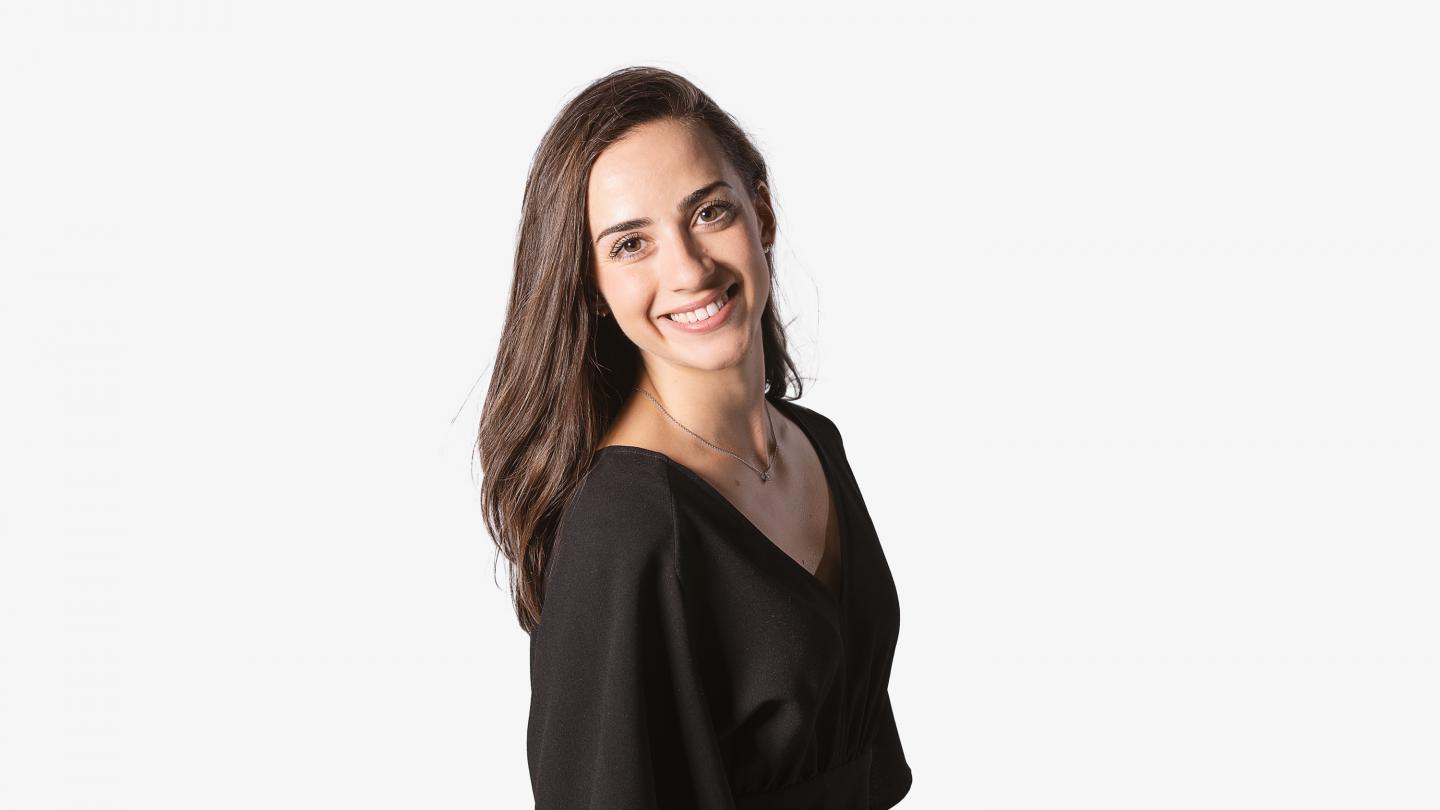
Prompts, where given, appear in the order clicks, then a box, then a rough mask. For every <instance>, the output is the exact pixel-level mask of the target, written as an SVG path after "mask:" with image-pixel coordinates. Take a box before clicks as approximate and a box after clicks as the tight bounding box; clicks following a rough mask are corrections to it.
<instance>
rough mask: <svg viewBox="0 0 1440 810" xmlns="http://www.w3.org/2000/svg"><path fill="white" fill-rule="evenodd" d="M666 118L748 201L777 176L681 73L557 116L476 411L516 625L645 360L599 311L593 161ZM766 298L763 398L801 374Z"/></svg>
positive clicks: (530, 611)
mask: <svg viewBox="0 0 1440 810" xmlns="http://www.w3.org/2000/svg"><path fill="white" fill-rule="evenodd" d="M658 119H675V120H678V121H680V122H682V123H685V124H687V125H691V126H694V125H703V126H705V127H707V128H708V129H709V131H710V132H711V133H712V134H713V135H714V136H715V138H716V140H717V141H718V142H719V143H720V147H721V150H722V152H723V154H724V156H725V158H726V159H727V160H728V161H729V162H730V165H731V167H732V168H733V169H735V171H736V173H737V174H738V175H739V176H740V178H741V180H742V181H744V183H745V184H746V187H747V190H748V192H749V193H750V196H751V199H752V200H753V199H754V198H755V192H756V189H757V184H758V183H760V182H761V181H764V182H765V184H766V185H767V186H768V185H769V182H770V181H769V175H768V169H767V167H766V164H765V159H764V158H763V157H762V156H761V154H760V152H759V150H758V149H756V148H755V145H754V144H753V143H752V142H751V140H750V137H749V136H748V135H747V134H746V133H745V131H744V130H742V129H741V127H740V126H739V124H737V123H736V121H735V119H734V118H733V117H731V116H730V115H729V114H728V113H726V112H725V111H724V110H722V109H720V107H719V106H718V105H716V104H715V102H714V101H712V100H711V98H710V97H709V96H707V95H706V94H705V93H703V92H702V91H701V90H700V89H699V88H697V87H696V86H695V85H693V84H691V83H690V82H689V81H687V80H686V79H684V78H683V77H681V76H678V75H676V74H675V73H672V72H670V71H668V70H663V69H660V68H654V67H638V66H637V67H627V68H623V69H620V70H617V71H615V72H613V73H610V74H608V75H606V76H604V77H602V78H600V79H598V80H596V81H595V82H593V83H591V84H590V85H589V86H588V87H586V88H585V89H584V90H582V91H581V92H580V93H579V94H577V95H576V96H575V97H574V98H573V99H571V100H570V102H569V103H567V104H566V105H565V107H564V108H563V109H562V110H561V111H560V113H559V114H558V115H556V117H555V120H554V121H552V122H551V124H550V128H549V129H548V130H547V131H546V132H545V135H544V137H543V138H541V141H540V146H539V148H538V149H537V150H536V152H535V155H534V158H533V159H532V160H531V163H530V171H529V176H528V177H527V178H526V181H525V196H524V199H523V201H522V203H521V214H520V229H519V238H518V243H517V245H516V248H515V267H514V276H513V278H512V279H511V282H510V298H509V303H508V304H507V306H506V310H505V323H504V326H503V327H502V329H501V334H500V342H499V348H498V351H497V354H496V358H495V362H494V364H493V365H492V367H491V377H490V384H489V387H488V390H487V393H486V395H485V402H484V405H483V407H482V412H481V417H480V428H479V435H478V437H477V439H476V449H477V451H478V453H479V458H480V466H481V469H482V484H481V487H480V501H481V506H482V509H483V513H484V521H485V528H486V530H487V531H488V532H489V533H490V536H491V539H493V540H494V541H495V544H496V546H498V548H499V551H500V554H502V555H503V556H504V557H505V559H506V560H507V561H508V563H509V573H510V594H511V597H512V600H513V602H514V607H515V612H516V615H517V617H518V619H519V622H520V626H521V628H522V629H524V631H525V632H526V633H530V632H531V631H532V630H534V628H535V627H536V625H537V624H539V621H540V609H541V604H542V600H543V594H544V575H545V564H546V561H547V560H548V559H549V557H550V551H551V548H552V546H553V545H554V541H555V534H556V530H557V529H558V526H559V520H560V516H561V514H562V513H563V512H564V510H565V508H566V506H567V505H568V504H569V502H570V500H571V498H572V497H573V496H574V494H575V493H576V491H577V490H578V489H579V486H580V483H581V481H583V479H584V477H585V474H586V473H587V472H588V471H589V469H590V466H591V464H592V463H593V461H594V452H595V449H596V445H597V444H599V442H600V440H601V439H602V437H603V436H604V435H605V431H606V429H607V428H608V427H609V425H610V422H611V421H612V420H613V419H614V418H615V415H616V414H617V413H618V411H619V409H620V406H621V405H622V404H623V403H624V400H625V397H626V396H627V395H628V393H629V391H630V390H631V389H632V388H633V387H634V385H635V381H636V380H637V379H638V374H639V372H640V370H641V360H640V355H639V350H638V349H637V348H636V347H635V345H634V344H633V343H631V342H630V340H629V338H627V337H625V335H624V333H623V332H621V331H620V328H619V326H617V325H616V323H615V319H614V318H600V317H598V315H597V312H596V307H595V303H596V302H597V301H598V300H599V289H598V287H597V285H596V281H595V276H594V272H593V266H594V256H593V254H592V252H591V251H592V247H591V244H590V239H589V238H588V234H589V226H588V221H587V210H586V199H587V189H588V185H589V181H590V170H591V167H592V166H593V165H594V164H595V160H596V159H597V158H598V157H599V156H600V153H601V152H603V151H604V150H605V148H606V147H607V146H609V145H610V144H612V143H614V142H616V141H618V140H620V139H621V138H623V137H624V136H625V135H626V134H627V133H628V132H629V131H630V130H631V129H632V128H634V127H636V126H638V125H640V124H643V123H646V122H650V121H654V120H658ZM765 260H766V262H767V264H769V266H770V293H771V294H770V296H769V303H768V304H766V306H765V311H764V312H763V313H762V314H761V335H762V343H763V348H764V352H765V390H766V393H765V396H766V397H768V398H771V399H787V396H786V395H787V392H788V391H789V388H790V384H791V383H792V382H793V385H794V391H795V395H794V397H788V398H789V399H797V398H799V396H800V393H801V390H802V389H803V385H802V383H801V381H800V376H799V373H798V370H797V368H796V366H795V363H794V362H793V361H792V360H791V358H790V354H789V351H788V349H787V341H786V336H785V329H784V326H783V324H782V323H781V321H780V317H779V314H778V313H777V311H776V304H775V298H776V296H775V292H776V290H775V266H774V259H773V258H772V257H771V255H770V252H769V251H767V252H766V254H765Z"/></svg>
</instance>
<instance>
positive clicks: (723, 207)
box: [700, 202, 735, 225]
mask: <svg viewBox="0 0 1440 810" xmlns="http://www.w3.org/2000/svg"><path fill="white" fill-rule="evenodd" d="M734 207H735V206H733V205H731V204H730V203H725V202H712V203H710V204H709V205H707V206H705V207H704V208H701V209H700V213H701V214H704V213H705V212H706V211H717V212H718V214H719V215H718V216H715V217H713V218H711V219H702V220H701V222H703V223H705V224H707V225H708V224H710V223H711V222H716V221H718V220H721V219H723V218H724V215H725V214H728V213H730V210H731V209H732V208H734Z"/></svg>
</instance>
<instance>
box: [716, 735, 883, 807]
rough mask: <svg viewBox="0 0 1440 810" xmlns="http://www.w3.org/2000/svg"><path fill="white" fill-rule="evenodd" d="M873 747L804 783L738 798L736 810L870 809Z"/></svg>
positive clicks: (868, 747) (866, 747) (736, 799)
mask: <svg viewBox="0 0 1440 810" xmlns="http://www.w3.org/2000/svg"><path fill="white" fill-rule="evenodd" d="M873 757H874V752H873V750H872V747H871V746H868V745H867V746H865V750H864V751H862V752H861V753H860V755H859V756H857V757H855V758H854V759H852V760H850V761H849V762H847V763H845V764H844V765H838V766H836V767H834V768H831V769H830V770H828V771H824V772H823V773H819V774H816V775H815V776H813V777H811V778H809V779H806V780H805V781H803V782H796V783H794V784H790V785H786V786H784V787H781V788H776V789H775V790H767V791H765V792H763V793H747V794H745V795H742V796H736V797H735V808H736V810H867V808H868V807H869V796H870V762H871V760H872V759H873Z"/></svg>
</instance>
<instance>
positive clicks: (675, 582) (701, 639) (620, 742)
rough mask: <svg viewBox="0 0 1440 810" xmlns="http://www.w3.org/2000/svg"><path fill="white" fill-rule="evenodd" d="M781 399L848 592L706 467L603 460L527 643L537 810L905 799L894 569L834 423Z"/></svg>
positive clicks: (626, 450) (863, 806)
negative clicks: (824, 491)
mask: <svg viewBox="0 0 1440 810" xmlns="http://www.w3.org/2000/svg"><path fill="white" fill-rule="evenodd" d="M769 401H770V402H771V404H773V405H774V406H775V407H776V408H777V409H779V410H780V411H781V412H782V413H784V414H785V415H786V416H788V417H789V418H790V420H791V421H792V422H794V423H795V424H797V425H798V426H799V427H800V428H801V430H802V431H803V433H804V434H805V436H806V437H807V438H808V439H809V440H810V442H811V444H812V445H813V446H814V447H815V450H816V453H817V454H818V455H819V457H820V462H821V464H822V466H823V467H824V469H825V476H826V479H827V482H828V484H829V486H830V493H831V497H832V498H833V500H834V502H835V507H836V514H837V515H838V519H839V522H840V542H841V552H840V568H841V572H840V580H841V585H840V593H839V594H838V595H837V594H835V593H834V592H832V591H831V590H830V588H829V587H827V586H826V585H824V584H823V583H822V582H821V580H820V579H819V578H817V577H816V576H815V575H813V574H811V573H810V572H809V571H808V570H807V569H806V568H805V567H803V566H802V565H801V564H800V563H799V562H797V561H796V560H794V559H793V558H792V557H790V555H789V554H787V553H786V552H785V551H783V550H782V549H781V548H780V547H778V546H776V545H775V544H774V543H772V542H771V541H770V540H769V539H768V538H767V537H766V536H765V535H764V534H763V533H762V532H761V531H760V530H759V529H758V528H756V526H755V525H754V524H753V523H752V522H750V520H749V519H748V518H746V517H745V515H744V513H743V512H741V511H740V510H739V509H737V508H736V507H735V506H734V505H733V504H732V503H731V502H730V501H729V500H728V499H726V498H725V496H724V495H722V494H721V493H720V491H719V490H717V489H715V488H714V487H713V486H711V485H710V483H709V482H708V481H706V480H705V479H704V478H702V477H700V475H698V474H697V473H695V472H694V471H692V470H691V469H690V468H688V467H685V466H683V465H681V464H680V463H679V462H676V461H674V460H673V459H671V458H670V457H669V456H666V455H664V454H662V453H658V452H655V451H653V450H647V449H644V448H640V447H632V446H628V445H611V446H608V447H602V448H601V449H600V450H599V451H598V452H597V453H596V456H595V461H594V464H593V466H592V467H591V469H590V470H589V472H588V473H587V474H586V476H585V478H584V481H583V483H582V484H581V486H580V489H579V491H578V492H577V494H576V496H575V498H574V499H573V500H572V501H571V503H570V504H569V506H568V507H566V509H565V512H564V513H563V515H562V518H561V521H560V527H559V532H558V534H557V536H556V542H555V546H554V550H553V553H552V555H551V557H550V560H549V563H548V571H547V573H546V576H545V581H544V585H543V587H544V602H543V607H542V609H541V614H540V622H539V624H538V625H537V626H536V627H535V629H534V631H533V632H532V633H531V636H530V684H531V701H530V717H529V729H528V732H527V743H526V747H527V756H528V760H529V766H530V781H531V786H532V788H533V790H534V794H535V806H536V808H537V810H562V808H563V810H582V809H583V808H615V809H616V810H620V809H621V808H623V809H624V810H637V809H638V808H697V810H712V808H713V809H714V810H759V809H760V808H766V809H768V808H786V810H883V809H884V808H889V807H893V806H894V805H895V804H896V803H897V802H899V801H900V799H901V798H903V797H904V796H905V794H906V793H907V792H908V791H909V789H910V783H911V774H910V767H909V764H908V763H907V762H906V760H905V753H904V750H903V749H902V748H901V745H900V736H899V732H898V730H897V728H896V725H895V715H894V712H893V711H892V709H891V706H890V694H889V682H890V666H891V661H892V659H893V657H894V654H895V645H896V641H897V637H898V633H899V629H900V603H899V600H898V598H897V594H896V591H895V582H894V580H893V579H892V578H891V574H890V567H889V565H888V564H887V563H886V561H885V554H884V552H883V551H882V550H881V548H880V541H879V538H878V537H877V535H876V533H875V526H874V524H873V523H872V522H871V520H870V514H869V512H868V510H867V509H866V508H865V501H864V499H863V498H862V497H861V495H860V487H859V485H858V484H857V483H856V481H855V476H854V474H853V472H852V471H851V469H850V463H849V461H848V460H847V459H846V457H845V448H844V445H843V443H842V441H841V437H840V431H839V430H838V429H837V428H836V427H835V423H834V422H832V421H830V419H829V418H828V417H825V416H823V415H821V414H820V413H818V412H816V411H814V410H811V409H809V408H806V407H804V406H802V405H798V404H795V403H793V402H788V401H786V400H780V399H771V400H769Z"/></svg>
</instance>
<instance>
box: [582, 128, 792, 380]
mask: <svg viewBox="0 0 1440 810" xmlns="http://www.w3.org/2000/svg"><path fill="white" fill-rule="evenodd" d="M750 192H751V189H747V188H746V187H745V185H744V184H743V182H742V181H741V180H740V177H739V176H738V175H737V174H736V172H735V171H734V169H733V168H731V167H730V165H729V163H728V161H726V160H725V158H724V156H723V155H722V153H721V152H720V147H719V144H718V143H717V142H716V140H715V138H714V136H713V135H711V134H710V132H709V130H708V129H707V128H705V127H703V126H697V127H695V128H693V129H692V128H691V127H688V126H686V125H684V124H681V123H679V122H676V121H673V120H669V119H665V120H660V121H653V122H649V123H646V124H642V125H640V126H638V127H636V128H635V129H633V130H631V131H630V133H629V134H627V135H626V137H624V138H623V139H621V140H619V141H616V142H615V143H613V144H611V145H610V146H608V147H606V149H605V151H604V152H602V153H601V154H600V157H599V158H598V159H597V160H596V161H595V165H594V166H593V167H592V168H591V170H590V185H589V187H588V189H587V194H586V198H587V204H588V209H589V210H588V214H589V216H588V220H589V228H590V239H591V244H592V248H593V253H594V256H595V266H594V269H595V279H596V283H597V286H598V287H599V289H600V295H601V297H602V299H603V300H604V302H605V305H606V306H607V308H608V309H609V311H610V317H612V318H614V319H615V323H616V325H617V326H619V327H620V329H621V331H623V332H624V333H625V335H626V337H628V338H629V339H630V341H631V342H632V343H634V344H635V345H636V347H638V348H639V349H640V352H641V356H642V357H643V358H644V361H645V363H646V365H647V366H652V365H653V364H655V363H668V364H671V365H672V366H676V367H685V368H690V369H696V370H718V369H722V368H727V367H731V366H741V365H749V364H750V363H752V362H753V361H754V360H755V358H756V356H758V355H759V354H760V353H761V352H763V349H762V342H761V339H760V315H761V313H763V312H764V311H765V304H766V302H767V301H768V300H769V290H770V271H769V266H768V265H767V264H766V262H765V252H764V250H765V249H764V245H766V244H769V243H770V242H771V241H772V240H773V238H774V230H775V228H774V215H773V213H772V210H771V208H770V202H769V192H768V190H767V189H766V188H765V186H764V184H763V183H761V184H760V186H759V188H758V189H756V190H755V196H754V198H753V199H752V196H751V193H750ZM705 305H708V306H705ZM716 305H719V306H718V307H717V306H716ZM702 308H703V309H704V313H703V314H704V315H706V316H707V317H706V318H705V319H703V320H702V319H699V318H700V315H701V314H702V313H698V312H694V311H695V310H697V309H702ZM682 311H683V312H692V313H693V314H691V315H688V316H682V318H681V322H679V323H677V322H676V321H675V320H673V319H672V318H670V317H669V314H670V313H677V312H682ZM761 359H762V360H763V358H761Z"/></svg>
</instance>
